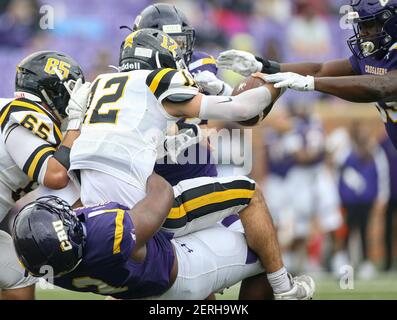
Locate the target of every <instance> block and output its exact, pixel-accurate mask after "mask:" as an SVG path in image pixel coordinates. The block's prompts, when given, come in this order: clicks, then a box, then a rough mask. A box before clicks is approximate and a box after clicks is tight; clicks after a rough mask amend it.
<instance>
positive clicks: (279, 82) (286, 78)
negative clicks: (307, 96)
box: [263, 72, 315, 91]
mask: <svg viewBox="0 0 397 320" xmlns="http://www.w3.org/2000/svg"><path fill="white" fill-rule="evenodd" d="M263 79H264V80H265V81H266V82H269V83H275V85H274V87H275V88H290V89H293V90H296V91H314V90H315V85H314V77H312V76H306V77H305V76H301V75H299V74H297V73H293V72H285V73H276V74H271V75H267V76H264V77H263Z"/></svg>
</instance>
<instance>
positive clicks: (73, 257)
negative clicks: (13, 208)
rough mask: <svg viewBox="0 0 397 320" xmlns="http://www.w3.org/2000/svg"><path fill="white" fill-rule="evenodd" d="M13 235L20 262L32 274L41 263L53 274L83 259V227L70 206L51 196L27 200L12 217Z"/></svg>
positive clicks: (39, 269)
mask: <svg viewBox="0 0 397 320" xmlns="http://www.w3.org/2000/svg"><path fill="white" fill-rule="evenodd" d="M12 237H13V241H14V245H15V249H16V252H17V255H18V258H19V260H20V261H21V263H22V265H23V266H24V267H25V268H26V269H27V270H28V271H29V273H30V274H32V275H33V276H35V277H41V276H43V273H42V272H43V271H46V270H42V267H44V266H49V267H51V268H52V271H53V275H54V277H55V278H56V277H60V276H62V275H64V274H67V273H69V272H71V271H73V270H74V269H75V268H77V266H78V265H79V264H80V262H81V261H82V257H83V248H84V243H85V236H84V230H83V226H82V224H81V222H80V221H79V220H78V218H77V217H76V215H75V214H74V212H73V210H72V208H71V207H70V206H69V205H68V204H67V203H66V202H65V201H63V200H61V199H60V198H57V197H53V196H47V197H42V198H39V199H38V200H37V201H35V202H33V203H31V204H28V205H27V206H25V207H24V208H22V209H21V211H20V212H19V213H18V215H17V217H16V218H15V220H14V225H13V230H12Z"/></svg>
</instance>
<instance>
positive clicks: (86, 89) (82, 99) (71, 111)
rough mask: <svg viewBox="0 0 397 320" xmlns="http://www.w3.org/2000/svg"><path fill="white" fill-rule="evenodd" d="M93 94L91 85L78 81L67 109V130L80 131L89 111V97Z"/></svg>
mask: <svg viewBox="0 0 397 320" xmlns="http://www.w3.org/2000/svg"><path fill="white" fill-rule="evenodd" d="M90 92H91V83H90V82H85V83H84V84H83V81H82V79H78V80H77V81H76V83H75V85H74V88H73V91H72V93H71V95H70V100H69V104H68V106H67V107H66V114H67V115H68V120H69V122H68V128H67V130H79V129H80V127H81V124H82V123H83V120H84V116H85V113H86V111H87V104H88V97H89V95H90Z"/></svg>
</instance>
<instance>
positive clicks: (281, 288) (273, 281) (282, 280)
mask: <svg viewBox="0 0 397 320" xmlns="http://www.w3.org/2000/svg"><path fill="white" fill-rule="evenodd" d="M267 279H268V280H269V283H270V285H271V286H272V288H273V292H274V293H283V292H287V291H289V290H291V287H292V284H291V281H290V279H289V277H288V272H287V269H285V267H282V268H281V269H280V270H278V271H276V272H273V273H268V274H267Z"/></svg>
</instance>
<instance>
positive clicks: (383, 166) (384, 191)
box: [374, 147, 390, 202]
mask: <svg viewBox="0 0 397 320" xmlns="http://www.w3.org/2000/svg"><path fill="white" fill-rule="evenodd" d="M374 160H375V166H376V170H377V173H378V197H377V200H379V201H382V202H387V201H388V200H389V197H390V175H389V163H388V161H387V157H386V154H385V152H384V151H383V149H382V148H380V147H379V148H378V149H377V152H376V153H375V156H374Z"/></svg>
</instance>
